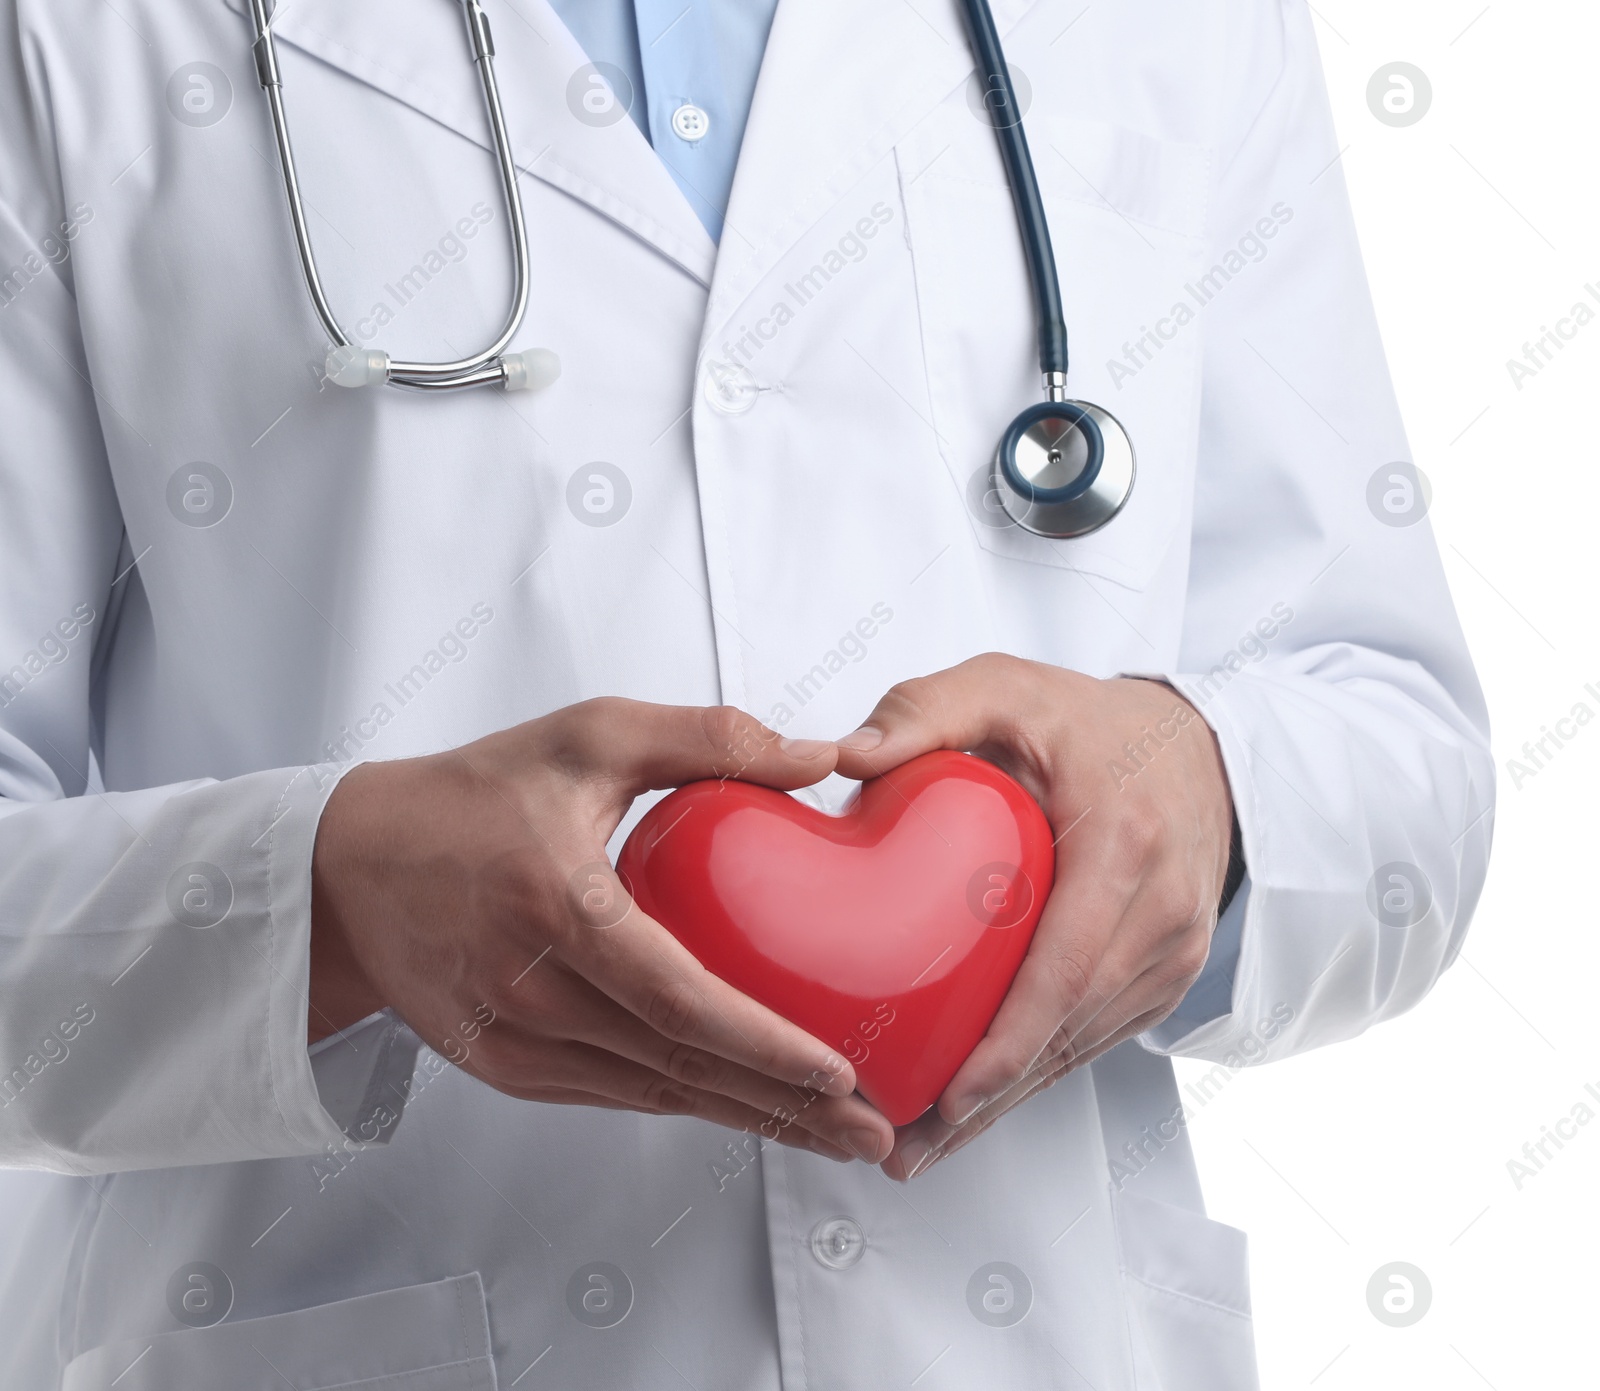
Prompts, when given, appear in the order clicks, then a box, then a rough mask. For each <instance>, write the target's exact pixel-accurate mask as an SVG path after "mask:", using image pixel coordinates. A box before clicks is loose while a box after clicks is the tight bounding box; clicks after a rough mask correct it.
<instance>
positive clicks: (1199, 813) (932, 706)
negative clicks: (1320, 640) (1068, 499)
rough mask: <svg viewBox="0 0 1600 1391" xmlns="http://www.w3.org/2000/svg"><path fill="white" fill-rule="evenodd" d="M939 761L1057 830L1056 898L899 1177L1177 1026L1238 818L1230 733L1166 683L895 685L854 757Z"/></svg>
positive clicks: (946, 681) (1003, 661)
mask: <svg viewBox="0 0 1600 1391" xmlns="http://www.w3.org/2000/svg"><path fill="white" fill-rule="evenodd" d="M933 749H962V750H966V751H969V752H971V753H975V754H978V755H980V756H982V757H984V758H987V759H989V760H990V761H991V762H993V763H996V764H998V765H999V766H1000V767H1002V768H1004V769H1005V770H1006V771H1007V772H1009V773H1010V774H1011V775H1012V776H1013V777H1015V778H1016V779H1017V780H1018V781H1019V782H1021V783H1022V785H1023V786H1024V787H1026V788H1027V789H1028V790H1029V791H1030V792H1031V793H1032V794H1033V795H1034V797H1035V798H1036V799H1037V800H1038V802H1039V804H1040V806H1042V807H1043V808H1044V811H1045V815H1046V817H1047V818H1048V819H1049V822H1050V825H1051V827H1052V828H1053V829H1054V831H1055V833H1056V837H1057V840H1056V866H1055V887H1054V889H1053V890H1052V892H1051V894H1050V898H1049V900H1048V902H1047V903H1046V904H1045V908H1044V913H1043V916H1042V917H1041V918H1040V921H1039V926H1038V930H1037V932H1036V933H1035V935H1034V939H1033V943H1032V945H1031V946H1030V948H1029V950H1028V954H1027V956H1026V957H1025V958H1024V960H1023V963H1022V967H1021V969H1020V970H1019V971H1018V972H1017V977H1016V980H1015V981H1014V982H1013V984H1012V987H1011V990H1010V993H1009V994H1008V995H1007V996H1006V998H1005V1001H1004V1002H1003V1003H1002V1004H1001V1006H1000V1011H999V1013H998V1014H997V1015H996V1017H995V1020H994V1022H993V1023H992V1024H991V1025H990V1026H989V1031H988V1033H987V1035H986V1036H985V1037H984V1038H983V1039H982V1040H981V1041H980V1042H979V1044H978V1046H977V1047H976V1048H975V1049H974V1050H973V1052H972V1054H971V1056H970V1057H969V1058H968V1059H967V1061H966V1062H965V1063H963V1064H962V1066H961V1069H960V1070H959V1071H958V1072H957V1073H956V1075H955V1077H954V1078H953V1079H952V1080H951V1083H950V1085H949V1087H948V1088H947V1089H946V1091H945V1093H944V1095H943V1096H942V1097H940V1099H939V1104H938V1106H937V1107H936V1108H935V1109H934V1110H932V1111H929V1112H928V1113H927V1114H926V1115H925V1116H922V1117H920V1118H919V1119H918V1120H916V1121H913V1122H912V1123H911V1124H910V1125H908V1126H905V1127H903V1128H902V1129H901V1131H900V1133H899V1135H898V1138H897V1141H896V1144H895V1148H894V1151H893V1153H892V1154H891V1155H890V1156H889V1158H888V1159H887V1160H886V1161H885V1163H884V1169H885V1171H886V1172H887V1173H889V1174H890V1175H891V1176H892V1177H894V1178H901V1179H904V1178H910V1177H914V1176H915V1175H916V1174H918V1173H922V1172H925V1171H926V1170H927V1169H928V1167H929V1166H930V1165H932V1164H933V1163H935V1162H936V1161H938V1160H939V1159H941V1158H944V1157H945V1156H947V1155H950V1154H953V1153H954V1152H955V1151H956V1150H958V1149H960V1148H961V1146H963V1145H965V1144H966V1143H967V1142H968V1141H970V1140H971V1139H973V1137H974V1136H976V1135H978V1134H980V1133H981V1132H982V1131H984V1130H985V1129H987V1128H988V1127H989V1126H990V1125H992V1124H993V1123H994V1122H995V1121H996V1120H997V1119H998V1118H999V1117H1000V1116H1001V1115H1003V1114H1004V1113H1005V1112H1006V1111H1008V1110H1009V1109H1010V1108H1011V1107H1013V1106H1015V1105H1017V1104H1018V1103H1019V1102H1021V1101H1025V1100H1026V1099H1027V1098H1028V1097H1029V1096H1031V1095H1032V1094H1033V1093H1034V1092H1036V1091H1038V1090H1040V1089H1041V1088H1043V1087H1048V1086H1049V1085H1050V1084H1051V1083H1052V1082H1054V1081H1056V1080H1057V1079H1058V1078H1060V1077H1061V1076H1063V1075H1064V1074H1065V1073H1066V1072H1068V1071H1070V1070H1071V1069H1072V1068H1075V1067H1081V1066H1082V1065H1083V1064H1085V1063H1087V1062H1090V1061H1091V1060H1093V1059H1094V1058H1096V1057H1098V1056H1099V1055H1100V1054H1101V1053H1104V1052H1105V1051H1106V1050H1107V1049H1109V1048H1112V1047H1114V1046H1115V1045H1117V1044H1118V1043H1121V1042H1122V1041H1123V1040H1124V1039H1126V1038H1130V1037H1132V1036H1133V1035H1134V1034H1137V1033H1141V1032H1142V1031H1144V1030H1145V1029H1148V1028H1150V1027H1151V1026H1152V1025H1154V1024H1157V1023H1159V1022H1160V1021H1161V1020H1162V1019H1164V1018H1166V1016H1167V1015H1168V1014H1170V1013H1171V1012H1172V1011H1173V1009H1174V1008H1176V1007H1177V1004H1178V1002H1179V1001H1180V1000H1181V999H1182V998H1183V996H1184V993H1185V992H1186V991H1187V990H1188V988H1189V986H1190V984H1191V983H1192V982H1193V981H1194V980H1195V978H1196V977H1197V976H1198V975H1199V973H1200V970H1201V968H1202V967H1203V966H1204V965H1205V960H1206V956H1207V953H1208V952H1209V950H1210V945H1211V933H1212V931H1213V929H1214V928H1215V926H1216V919H1217V903H1218V900H1219V898H1220V897H1221V894H1222V888H1223V882H1224V879H1225V877H1226V875H1227V869H1228V849H1229V844H1230V839H1231V832H1232V825H1233V803H1232V797H1231V795H1230V792H1229V789H1228V780H1227V775H1226V773H1225V772H1224V770H1223V766H1222V758H1221V755H1220V753H1219V752H1218V749H1217V743H1216V738H1215V736H1214V735H1213V734H1212V733H1211V730H1210V728H1209V726H1207V724H1206V723H1205V721H1204V720H1202V719H1201V718H1200V716H1199V714H1198V713H1197V712H1196V711H1195V709H1194V707H1193V706H1191V705H1190V704H1189V703H1188V702H1187V701H1186V700H1184V698H1183V697H1182V696H1180V695H1178V694H1177V693H1176V692H1175V691H1173V690H1172V689H1171V688H1170V687H1168V686H1165V685H1162V684H1161V683H1159V682H1155V681H1144V680H1110V681H1101V680H1096V679H1095V678H1093V677H1089V676H1083V675H1080V674H1079V673H1077V672H1073V671H1067V670H1064V669H1063V668H1060V667H1053V666H1047V665H1044V664H1043V663H1039V662H1029V661H1023V660H1021V659H1019V658H1015V657H1006V656H1001V655H997V654H990V655H986V656H982V657H975V658H973V659H972V660H971V661H967V662H963V663H962V664H961V665H960V666H957V667H952V668H951V669H950V670H948V671H942V672H939V673H937V674H936V675H933V676H927V677H922V678H920V679H918V680H915V681H907V682H905V683H904V684H902V685H899V686H896V687H895V688H894V689H893V690H891V691H890V692H889V693H888V694H887V695H886V696H885V697H884V698H883V699H882V700H881V701H880V702H879V703H878V706H877V708H876V709H875V710H873V712H872V713H871V715H869V716H868V717H867V720H866V722H865V724H864V725H863V726H862V727H861V728H860V729H859V730H857V731H856V732H855V733H854V734H852V735H849V736H847V737H846V738H845V739H843V740H841V741H840V743H839V763H838V771H839V772H840V773H842V774H844V775H845V776H846V777H850V778H870V777H876V776H877V775H878V774H880V773H884V772H887V771H888V770H889V769H890V768H893V767H895V766H896V765H897V764H900V763H904V762H905V761H906V760H907V759H909V758H914V757H916V756H917V755H919V754H923V753H927V752H929V751H930V750H933Z"/></svg>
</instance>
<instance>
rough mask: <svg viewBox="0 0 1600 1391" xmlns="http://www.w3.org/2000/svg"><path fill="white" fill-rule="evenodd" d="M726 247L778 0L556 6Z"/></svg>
mask: <svg viewBox="0 0 1600 1391" xmlns="http://www.w3.org/2000/svg"><path fill="white" fill-rule="evenodd" d="M551 3H552V5H553V6H554V8H555V11H556V13H557V14H558V15H560V16H561V20H562V22H563V23H564V24H565V25H566V26H567V28H568V29H570V30H571V31H572V35H573V37H574V38H576V39H577V41H578V42H579V44H581V45H582V47H583V50H584V52H585V53H587V54H588V55H589V61H590V62H592V63H596V64H609V65H611V66H612V67H613V68H615V69H620V70H621V73H622V75H623V79H624V80H625V82H614V83H613V85H614V86H622V85H626V86H628V87H629V88H631V90H630V91H627V92H622V91H618V92H617V93H616V95H617V97H618V99H619V100H622V101H623V102H624V103H625V104H626V105H627V107H628V114H629V115H630V116H632V117H633V120H634V124H636V125H637V126H638V127H639V129H640V130H641V131H643V132H644V135H645V138H646V139H648V140H649V141H650V143H651V145H652V146H654V147H655V151H656V153H657V155H659V156H660V157H661V160H662V162H663V163H664V164H665V165H666V166H667V169H668V170H669V171H670V172H671V174H672V177H673V178H674V179H675V180H676V181H677V184H678V187H679V188H681V189H682V190H683V193H684V196H685V197H686V198H687V199H688V200H689V204H690V206H691V207H693V208H694V210H695V214H696V216H698V217H699V219H700V221H701V222H702V223H704V224H705V229H706V231H708V232H709V233H711V236H712V239H713V240H715V241H721V239H722V223H723V218H724V216H725V215H726V213H727V211H728V194H729V192H730V191H731V190H732V188H733V170H734V166H735V165H736V164H737V163H738V160H739V146H740V144H741V143H742V142H743V140H744V127H745V121H746V120H747V119H748V118H749V115H750V100H751V98H752V97H753V96H754V95H755V90H756V77H757V75H758V74H759V73H760V71H761V57H762V55H763V54H764V53H765V52H766V48H767V34H768V33H769V31H770V30H771V28H772V16H773V12H774V11H775V10H776V9H777V8H778V0H694V3H690V0H551Z"/></svg>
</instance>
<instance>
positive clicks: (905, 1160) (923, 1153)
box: [900, 1140, 933, 1179]
mask: <svg viewBox="0 0 1600 1391" xmlns="http://www.w3.org/2000/svg"><path fill="white" fill-rule="evenodd" d="M931 1158H933V1146H932V1145H930V1144H929V1143H928V1142H927V1141H926V1140H913V1141H912V1142H911V1143H910V1144H909V1145H907V1146H906V1147H905V1148H904V1149H903V1150H901V1151H900V1162H901V1163H902V1164H904V1165H905V1168H906V1178H908V1179H914V1178H915V1177H916V1176H917V1173H918V1171H919V1170H920V1169H921V1168H922V1166H923V1165H924V1164H926V1163H927V1162H928V1161H929V1160H930V1159H931Z"/></svg>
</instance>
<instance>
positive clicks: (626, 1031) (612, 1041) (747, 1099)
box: [510, 965, 894, 1164]
mask: <svg viewBox="0 0 1600 1391" xmlns="http://www.w3.org/2000/svg"><path fill="white" fill-rule="evenodd" d="M538 984H539V985H540V986H541V990H540V992H539V993H540V994H542V995H544V996H545V997H546V999H547V1001H548V1002H546V1001H535V1002H534V1004H533V1008H532V1009H531V1010H530V1016H531V1017H537V1018H538V1020H539V1031H538V1033H537V1034H533V1033H531V1032H527V1031H523V1030H520V1029H517V1028H516V1027H515V1026H513V1027H512V1029H511V1030H510V1037H511V1038H512V1039H517V1038H522V1039H524V1040H525V1042H526V1045H527V1047H528V1049H529V1052H530V1053H532V1052H534V1051H535V1050H536V1049H539V1048H541V1047H542V1046H543V1044H544V1041H545V1040H546V1039H548V1038H549V1037H550V1033H551V1030H552V1029H556V1030H559V1032H560V1034H561V1036H562V1037H563V1038H571V1039H573V1040H576V1041H578V1042H581V1043H586V1044H589V1045H591V1046H593V1047H597V1048H602V1049H604V1050H606V1051H607V1052H609V1053H614V1054H617V1055H618V1056H621V1057H625V1058H628V1059H631V1060H632V1061H633V1062H636V1063H639V1064H641V1065H642V1066H644V1067H647V1068H649V1069H650V1070H651V1071H652V1072H655V1073H658V1074H660V1075H662V1076H666V1077H670V1078H673V1079H674V1080H676V1081H679V1082H682V1083H683V1084H684V1085H686V1086H690V1087H694V1088H697V1089H698V1090H701V1091H711V1092H717V1093H719V1094H721V1095H723V1096H728V1097H731V1098H733V1099H734V1100H735V1101H739V1102H742V1103H743V1104H745V1105H746V1106H750V1107H753V1108H754V1109H756V1110H758V1111H760V1112H762V1113H763V1114H764V1115H766V1116H769V1117H781V1116H784V1115H790V1116H793V1117H794V1118H795V1120H794V1123H795V1124H798V1125H799V1126H800V1127H801V1128H802V1129H805V1130H809V1131H811V1132H812V1133H813V1134H816V1135H819V1136H821V1137H822V1138H823V1139H825V1140H827V1141H828V1142H829V1143H830V1144H831V1145H833V1146H836V1147H843V1148H844V1149H846V1150H849V1151H850V1152H851V1153H852V1154H854V1155H855V1156H856V1157H857V1158H859V1159H863V1160H865V1161H866V1162H867V1163H869V1164H875V1163H877V1162H878V1160H879V1159H880V1158H882V1157H883V1156H884V1155H886V1154H887V1153H888V1152H889V1149H890V1147H891V1146H892V1145H893V1143H894V1127H893V1126H891V1125H890V1124H889V1122H888V1120H887V1119H885V1118H884V1116H883V1115H882V1114H880V1113H879V1112H878V1111H877V1110H876V1109H875V1108H874V1107H873V1106H872V1105H871V1104H870V1103H869V1102H867V1101H866V1100H865V1099H864V1098H863V1097H861V1096H858V1095H855V1094H853V1093H852V1094H851V1095H849V1096H843V1097H834V1096H827V1095H825V1094H822V1093H821V1092H819V1091H817V1090H815V1089H810V1088H801V1087H793V1086H790V1085H789V1084H788V1083H785V1082H778V1081H775V1080H774V1079H773V1078H771V1077H768V1076H766V1075H765V1074H763V1073H760V1072H756V1071H754V1070H753V1069H751V1068H747V1067H744V1066H742V1065H741V1064H739V1063H736V1062H731V1061H729V1060H728V1059H727V1058H723V1057H720V1056H718V1055H717V1054H715V1053H711V1052H708V1051H706V1050H705V1049H703V1048H697V1047H695V1046H694V1045H692V1044H687V1043H678V1042H674V1041H673V1040H672V1039H669V1038H666V1037H664V1036H663V1035H661V1034H658V1033H656V1032H655V1031H654V1030H653V1029H650V1028H648V1027H647V1026H646V1025H645V1024H644V1023H643V1021H641V1020H640V1019H638V1018H637V1017H636V1016H634V1015H632V1014H630V1013H628V1012H627V1011H626V1010H624V1009H623V1008H622V1007H621V1006H620V1005H618V1004H616V1003H615V1002H614V1001H613V1000H611V999H609V998H607V997H606V996H605V995H603V994H602V993H601V992H600V991H599V990H597V989H595V988H594V986H592V985H590V984H589V983H588V982H587V981H585V980H584V979H583V978H582V977H580V976H577V975H575V974H573V973H572V972H571V971H570V970H568V969H567V968H566V967H565V966H559V965H558V966H555V967H554V968H553V974H552V976H549V977H545V978H543V979H542V980H539V981H538Z"/></svg>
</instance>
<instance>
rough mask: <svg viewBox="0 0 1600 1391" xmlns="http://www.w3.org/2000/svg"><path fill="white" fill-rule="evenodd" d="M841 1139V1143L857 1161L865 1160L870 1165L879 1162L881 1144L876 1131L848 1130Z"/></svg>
mask: <svg viewBox="0 0 1600 1391" xmlns="http://www.w3.org/2000/svg"><path fill="white" fill-rule="evenodd" d="M839 1138H840V1143H842V1144H843V1145H844V1147H845V1148H846V1149H847V1150H849V1151H850V1153H851V1154H853V1155H855V1157H856V1158H857V1159H862V1160H865V1161H866V1162H867V1163H868V1164H876V1163H877V1162H878V1149H879V1143H878V1134H877V1132H876V1131H874V1130H865V1129H863V1130H847V1131H845V1132H844V1134H843V1135H841V1136H840V1137H839Z"/></svg>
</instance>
